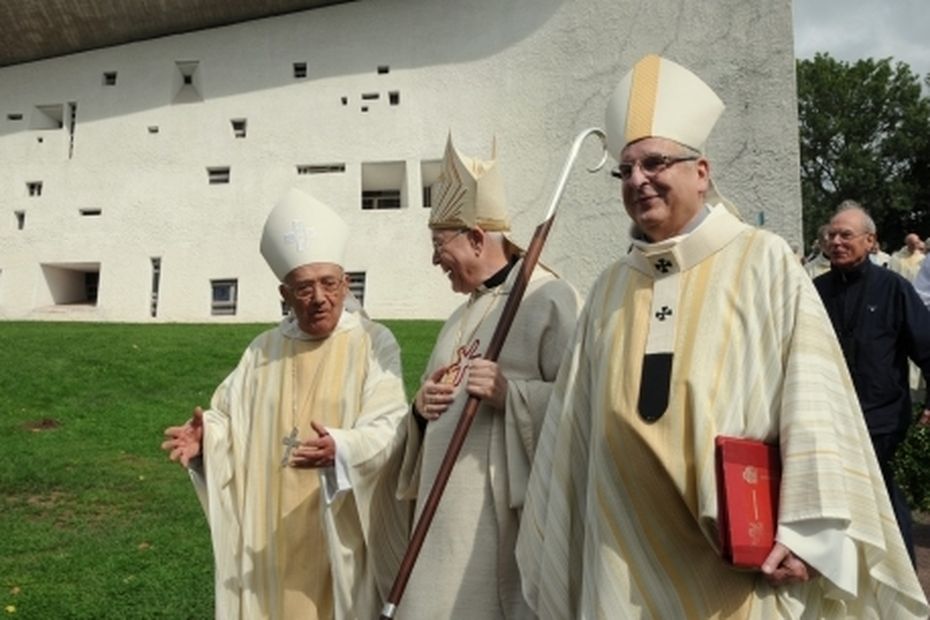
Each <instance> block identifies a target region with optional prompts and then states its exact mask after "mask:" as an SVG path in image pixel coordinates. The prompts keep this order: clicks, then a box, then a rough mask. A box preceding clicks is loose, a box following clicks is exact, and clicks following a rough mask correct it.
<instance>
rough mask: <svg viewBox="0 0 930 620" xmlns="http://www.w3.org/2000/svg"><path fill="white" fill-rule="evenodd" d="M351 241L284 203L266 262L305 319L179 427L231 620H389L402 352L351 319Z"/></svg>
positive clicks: (291, 198) (176, 445)
mask: <svg viewBox="0 0 930 620" xmlns="http://www.w3.org/2000/svg"><path fill="white" fill-rule="evenodd" d="M347 238H348V227H347V226H346V224H345V222H343V221H342V219H341V218H340V217H339V216H338V215H337V214H336V213H335V212H333V211H332V210H331V209H330V208H329V207H328V206H326V205H324V204H323V203H321V202H319V201H317V200H315V199H314V198H312V197H310V196H308V195H306V194H304V193H302V192H300V191H298V190H292V191H291V192H290V193H289V194H288V195H287V196H286V197H285V198H284V199H283V200H282V201H281V202H280V203H278V205H277V206H276V207H275V208H274V210H273V211H272V212H271V214H270V215H269V216H268V220H267V222H266V223H265V228H264V232H263V235H262V241H261V253H262V255H263V256H264V257H265V260H266V261H267V262H268V264H269V266H270V267H271V269H272V271H274V273H275V275H276V276H277V277H278V278H279V280H280V281H281V285H280V286H279V289H278V290H279V292H280V294H281V296H282V297H283V298H284V300H285V301H286V302H287V304H288V305H289V306H290V308H291V310H292V313H291V314H290V315H289V316H288V317H287V318H286V319H284V320H283V321H282V322H281V323H280V324H279V325H278V326H277V327H275V328H274V329H271V330H269V331H266V332H264V333H262V334H260V335H259V336H258V337H257V338H255V340H253V341H252V343H251V344H250V345H249V347H248V349H246V351H245V353H244V354H243V356H242V359H241V360H240V362H239V365H238V366H237V367H236V369H235V370H233V372H232V373H231V374H230V375H229V376H228V377H227V378H226V380H225V381H223V383H222V384H221V385H220V386H219V387H218V388H217V389H216V392H215V394H214V395H213V399H212V402H211V406H210V409H209V410H208V411H201V410H200V408H197V409H195V411H194V417H193V418H192V419H191V420H189V421H188V422H187V423H186V424H185V425H183V426H179V427H172V428H169V429H167V430H166V431H165V435H166V436H167V440H166V441H165V442H164V444H162V448H164V449H165V450H168V451H169V452H170V457H171V459H172V460H179V461H180V462H181V464H182V465H184V466H187V467H189V468H190V469H189V471H190V475H191V478H192V479H193V481H194V485H195V488H196V490H197V493H198V496H199V497H200V499H201V502H202V503H203V505H204V510H205V512H206V514H207V519H208V521H209V523H210V532H211V536H212V539H213V553H214V558H215V562H216V571H215V588H216V617H217V618H222V619H223V620H229V619H232V618H300V619H305V618H311V619H313V618H321V619H327V620H331V619H333V618H339V619H343V618H352V619H355V618H365V619H367V618H374V617H375V615H376V614H377V611H378V609H379V608H380V605H381V603H382V597H381V596H380V595H379V590H378V585H379V584H381V585H384V584H388V583H390V579H391V577H392V576H393V571H394V569H395V568H396V564H397V561H398V560H399V557H400V553H401V552H402V551H403V540H404V538H405V536H406V531H405V530H404V527H405V525H406V522H405V520H404V518H405V517H404V514H403V511H404V506H403V504H401V503H399V502H397V501H396V500H395V499H394V489H395V485H396V480H395V479H394V478H393V474H389V473H388V472H389V471H390V468H389V460H391V457H392V455H394V456H395V457H396V458H394V459H393V462H394V464H395V465H397V464H399V458H400V451H399V448H400V446H401V440H400V435H399V430H400V425H401V423H402V421H403V417H404V415H405V413H406V400H405V396H404V388H403V383H402V379H401V377H402V375H401V368H400V350H399V348H398V346H397V342H396V341H395V340H394V337H393V336H392V335H391V333H390V332H389V331H388V330H387V329H386V328H384V327H382V326H380V325H378V324H376V323H372V322H371V321H369V320H367V319H366V318H364V317H362V316H360V315H359V314H357V313H349V312H347V311H345V310H344V304H345V300H346V296H347V293H348V278H347V276H346V274H345V273H344V271H343V267H342V265H343V264H344V254H345V244H346V241H347ZM395 448H396V449H395ZM395 471H396V470H395ZM391 535H394V536H396V540H393V542H394V543H396V544H395V545H394V546H392V544H391V543H392V540H391V538H390V536H391ZM392 552H393V555H392Z"/></svg>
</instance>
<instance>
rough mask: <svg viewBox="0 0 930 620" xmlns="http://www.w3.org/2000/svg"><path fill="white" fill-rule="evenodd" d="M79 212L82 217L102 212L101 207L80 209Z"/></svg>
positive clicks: (94, 215) (93, 215)
mask: <svg viewBox="0 0 930 620" xmlns="http://www.w3.org/2000/svg"><path fill="white" fill-rule="evenodd" d="M80 213H81V215H82V216H83V217H97V216H98V215H100V214H101V213H103V209H80Z"/></svg>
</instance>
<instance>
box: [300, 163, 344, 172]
mask: <svg viewBox="0 0 930 620" xmlns="http://www.w3.org/2000/svg"><path fill="white" fill-rule="evenodd" d="M345 171H346V165H345V164H303V165H302V164H298V165H297V174H329V173H332V172H345Z"/></svg>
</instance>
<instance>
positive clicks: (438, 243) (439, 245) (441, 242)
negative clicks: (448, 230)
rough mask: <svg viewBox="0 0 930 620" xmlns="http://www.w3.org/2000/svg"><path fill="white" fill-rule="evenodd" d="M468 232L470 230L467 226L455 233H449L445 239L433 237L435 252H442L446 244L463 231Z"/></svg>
mask: <svg viewBox="0 0 930 620" xmlns="http://www.w3.org/2000/svg"><path fill="white" fill-rule="evenodd" d="M466 232H468V229H467V228H460V229H459V230H457V231H455V234H454V235H449V236H448V237H446V238H445V239H433V254H439V253H440V252H442V249H443V248H444V247H446V244H448V243H449V242H450V241H452V240H453V239H455V238H456V237H458V236H459V235H461V234H462V233H466Z"/></svg>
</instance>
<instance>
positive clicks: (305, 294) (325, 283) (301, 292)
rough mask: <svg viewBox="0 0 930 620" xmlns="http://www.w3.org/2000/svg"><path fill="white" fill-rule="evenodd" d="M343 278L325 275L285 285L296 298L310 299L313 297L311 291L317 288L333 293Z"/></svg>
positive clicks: (340, 284)
mask: <svg viewBox="0 0 930 620" xmlns="http://www.w3.org/2000/svg"><path fill="white" fill-rule="evenodd" d="M342 284H343V279H342V278H336V277H333V276H326V277H324V278H320V279H319V280H306V281H304V282H299V283H297V284H296V285H294V286H287V285H285V286H287V289H288V290H289V291H290V292H292V293H294V296H295V297H297V299H304V300H306V299H310V298H311V297H313V293H314V292H315V291H316V290H317V289H319V290H320V291H322V292H324V293H335V292H336V291H338V290H339V287H340V286H342Z"/></svg>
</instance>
